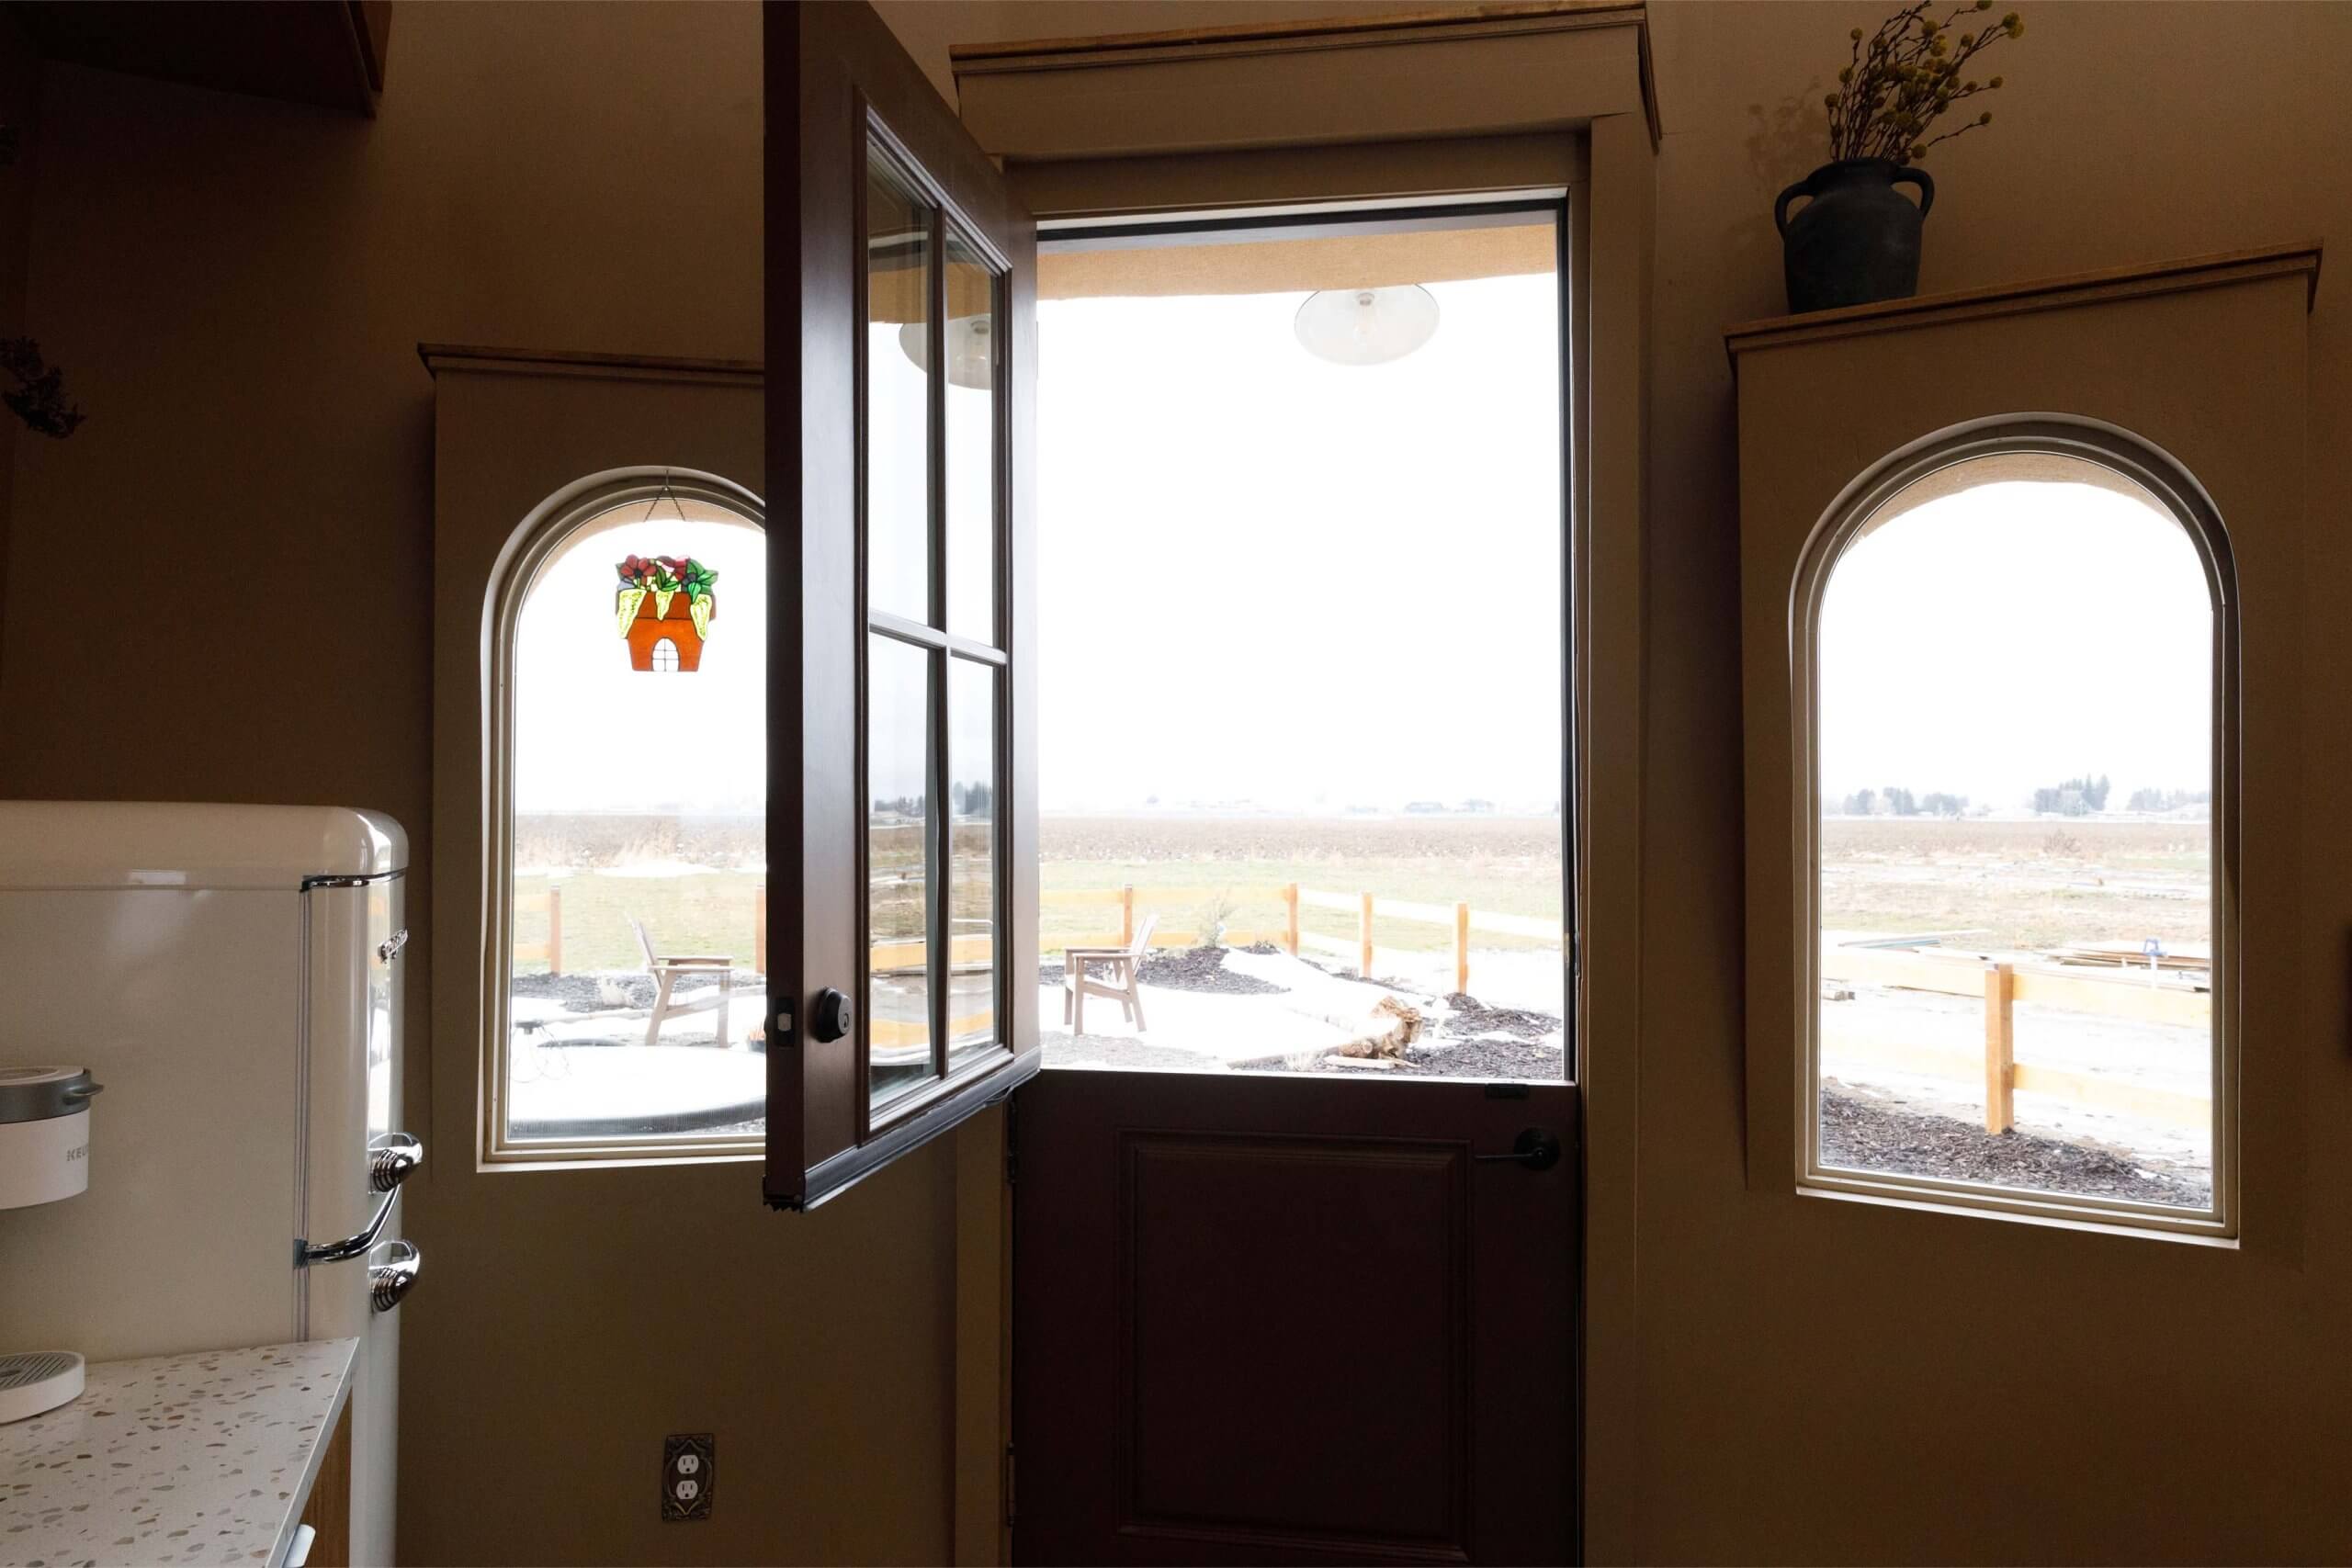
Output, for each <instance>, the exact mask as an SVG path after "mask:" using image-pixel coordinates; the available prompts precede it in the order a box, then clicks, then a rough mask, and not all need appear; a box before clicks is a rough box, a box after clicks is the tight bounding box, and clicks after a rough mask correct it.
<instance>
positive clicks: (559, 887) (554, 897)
mask: <svg viewBox="0 0 2352 1568" xmlns="http://www.w3.org/2000/svg"><path fill="white" fill-rule="evenodd" d="M562 973H563V884H561V883H560V882H550V883H548V974H550V975H560V974H562Z"/></svg>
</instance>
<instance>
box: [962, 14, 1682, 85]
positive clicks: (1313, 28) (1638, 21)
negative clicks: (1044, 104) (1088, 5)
mask: <svg viewBox="0 0 2352 1568" xmlns="http://www.w3.org/2000/svg"><path fill="white" fill-rule="evenodd" d="M1644 9H1645V7H1644V4H1643V0H1525V3H1522V4H1498V5H1469V6H1447V7H1444V8H1442V9H1431V10H1425V11H1397V12H1386V13H1374V14H1373V15H1370V16H1358V17H1303V18H1300V19H1298V20H1295V21H1287V22H1242V23H1235V24H1232V25H1229V26H1226V27H1221V28H1173V29H1170V30H1168V31H1164V32H1137V33H1097V34H1093V35H1091V36H1084V37H1075V38H1048V39H1017V40H1012V41H1003V42H997V43H959V44H956V45H953V46H951V47H950V48H949V50H948V51H947V58H948V60H949V62H951V63H952V64H953V66H954V68H955V71H956V74H957V75H958V76H963V75H978V74H981V73H986V72H989V71H1004V70H1047V69H1052V68H1054V67H1057V66H1079V65H1087V64H1093V63H1099V62H1100V60H1101V57H1103V56H1117V57H1122V58H1125V59H1141V58H1146V57H1148V56H1150V55H1152V54H1155V53H1163V54H1165V53H1173V52H1176V51H1182V52H1184V53H1188V54H1200V53H1216V54H1233V53H1246V54H1283V53H1288V52H1290V51H1294V50H1301V49H1344V48H1348V47H1350V46H1351V45H1354V44H1362V43H1371V42H1386V41H1389V40H1388V39H1383V38H1377V37H1369V38H1368V37H1360V36H1358V35H1365V34H1372V35H1378V34H1387V33H1397V32H1405V31H1412V32H1430V33H1434V32H1436V31H1438V30H1440V29H1443V28H1464V27H1476V28H1482V29H1483V30H1487V31H1497V30H1508V31H1512V32H1521V31H1528V32H1556V31H1561V30H1564V29H1566V28H1590V27H1622V26H1624V25H1626V24H1627V23H1628V22H1631V23H1633V24H1634V25H1642V24H1643V23H1644V21H1645V17H1644ZM1498 24H1504V25H1505V26H1503V27H1498Z"/></svg>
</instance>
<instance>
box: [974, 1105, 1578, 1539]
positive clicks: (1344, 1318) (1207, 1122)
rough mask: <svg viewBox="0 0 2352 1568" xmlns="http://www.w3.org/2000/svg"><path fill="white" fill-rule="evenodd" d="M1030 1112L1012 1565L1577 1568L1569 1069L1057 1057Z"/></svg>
mask: <svg viewBox="0 0 2352 1568" xmlns="http://www.w3.org/2000/svg"><path fill="white" fill-rule="evenodd" d="M1015 1106H1016V1119H1015V1147H1014V1153H1015V1156H1016V1168H1015V1178H1014V1186H1013V1225H1014V1230H1013V1358H1014V1373H1013V1377H1014V1409H1013V1429H1014V1442H1015V1468H1014V1473H1015V1478H1016V1493H1015V1497H1014V1523H1013V1548H1014V1554H1015V1558H1016V1560H1017V1561H1020V1562H1568V1561H1571V1560H1573V1559H1574V1557H1575V1555H1576V1551H1577V1530H1576V1509H1577V1474H1576V1462H1575V1434H1576V1429H1577V1423H1576V1417H1575V1408H1576V1407H1575V1400H1574V1397H1573V1389H1574V1371H1575V1364H1576V1363H1575V1356H1576V1342H1577V1336H1576V1316H1575V1311H1576V1302H1577V1255H1578V1250H1579V1248H1578V1244H1577V1215H1578V1213H1579V1205H1578V1201H1577V1172H1578V1169H1579V1166H1580V1161H1579V1158H1578V1153H1577V1121H1576V1112H1577V1101H1576V1090H1575V1089H1574V1088H1573V1087H1572V1086H1570V1085H1566V1084H1534V1085H1530V1084H1478V1083H1458V1082H1425V1083H1417V1084H1393V1083H1382V1082H1332V1081H1329V1080H1328V1079H1317V1078H1292V1077H1271V1078H1267V1077H1261V1078H1253V1079H1249V1080H1246V1081H1242V1080H1238V1079H1236V1078H1233V1077H1208V1076H1190V1075H1178V1074H1162V1073H1122V1072H1100V1071H1083V1070H1050V1071H1047V1072H1046V1073H1044V1074H1041V1075H1040V1076H1039V1077H1036V1078H1035V1080H1033V1081H1032V1082H1031V1083H1029V1084H1028V1085H1027V1086H1026V1087H1024V1088H1023V1089H1022V1090H1021V1092H1020V1094H1019V1096H1018V1097H1017V1100H1016V1101H1015ZM1546 1137H1549V1138H1551V1139H1554V1140H1556V1144H1555V1145H1545V1144H1544V1141H1543V1140H1544V1138H1546ZM1515 1149H1517V1150H1521V1151H1531V1150H1532V1151H1533V1157H1532V1158H1527V1159H1523V1160H1519V1159H1510V1158H1495V1157H1493V1156H1509V1155H1511V1154H1512V1153H1513V1152H1514V1150H1515Z"/></svg>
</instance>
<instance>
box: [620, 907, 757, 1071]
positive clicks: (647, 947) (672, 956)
mask: <svg viewBox="0 0 2352 1568" xmlns="http://www.w3.org/2000/svg"><path fill="white" fill-rule="evenodd" d="M624 918H625V919H628V929H629V930H631V931H635V932H636V933H637V945H638V947H639V950H640V951H642V952H643V953H644V954H645V972H646V973H647V974H648V975H650V976H653V1017H652V1018H651V1019H650V1021H647V1023H646V1025H645V1043H647V1044H648V1045H659V1044H660V1043H662V1024H663V1023H664V1022H666V1021H669V1020H671V1019H673V1018H678V1017H682V1016H684V1014H686V1013H690V1012H706V1011H708V1010H712V1009H717V1010H718V1034H717V1035H716V1036H715V1038H716V1040H717V1042H718V1044H719V1045H720V1046H722V1047H723V1046H725V1045H726V1044H727V1043H728V1042H727V1010H728V1006H729V1003H731V1002H732V1001H733V1000H734V999H735V961H734V960H733V959H731V958H729V957H727V956H726V955H725V954H723V953H722V954H717V955H713V954H710V953H656V952H654V951H653V939H652V937H650V936H649V935H648V934H646V930H645V924H644V922H643V921H641V920H639V919H638V918H637V917H636V916H635V915H625V917H624ZM686 975H716V976H718V987H716V988H715V989H712V990H709V991H703V992H697V993H696V994H695V995H693V996H690V997H688V998H686V999H685V1000H684V1001H673V1000H672V999H671V998H670V989H671V987H673V986H675V985H676V984H677V983H678V980H679V977H680V976H686Z"/></svg>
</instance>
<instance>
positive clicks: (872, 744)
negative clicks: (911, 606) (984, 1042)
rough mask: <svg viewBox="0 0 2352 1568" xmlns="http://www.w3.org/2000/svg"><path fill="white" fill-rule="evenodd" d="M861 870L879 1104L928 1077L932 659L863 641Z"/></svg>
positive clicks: (869, 1026)
mask: <svg viewBox="0 0 2352 1568" xmlns="http://www.w3.org/2000/svg"><path fill="white" fill-rule="evenodd" d="M866 640H867V644H868V649H869V651H868V654H867V659H866V675H865V690H866V710H865V799H866V827H865V862H866V864H865V872H866V910H867V914H866V920H867V925H866V936H867V940H868V943H869V947H868V965H869V967H868V979H867V986H866V1000H865V1020H866V1025H865V1026H866V1030H867V1032H868V1039H869V1041H870V1042H871V1056H870V1066H871V1068H872V1071H871V1073H870V1075H869V1082H870V1084H871V1089H872V1096H873V1103H874V1104H876V1105H877V1106H878V1105H881V1104H883V1103H884V1102H886V1101H888V1100H895V1099H897V1098H898V1097H899V1096H900V1095H902V1094H904V1093H906V1092H907V1091H908V1090H909V1089H913V1088H915V1087H916V1086H918V1085H920V1084H922V1083H924V1082H927V1081H928V1080H929V1079H930V1078H931V1077H932V1055H931V972H932V971H931V962H932V952H931V893H930V846H931V813H932V801H931V737H932V722H931V716H932V701H933V693H932V672H931V671H932V660H933V654H932V653H931V652H930V651H929V650H928V649H921V648H917V647H915V646H913V645H912V644H910V643H904V642H900V641H899V640H898V639H897V638H895V637H882V636H878V635H877V636H872V637H868V638H867V639H866Z"/></svg>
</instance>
